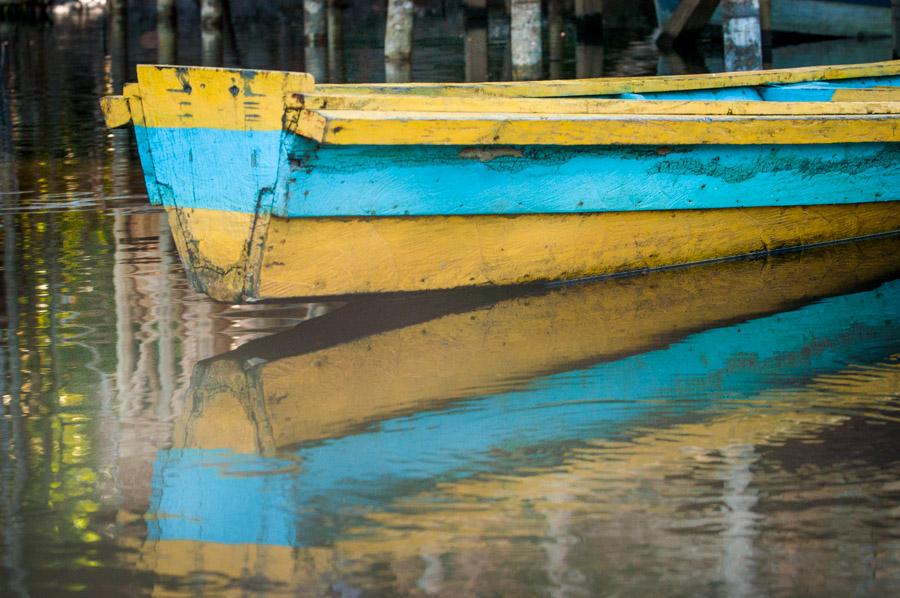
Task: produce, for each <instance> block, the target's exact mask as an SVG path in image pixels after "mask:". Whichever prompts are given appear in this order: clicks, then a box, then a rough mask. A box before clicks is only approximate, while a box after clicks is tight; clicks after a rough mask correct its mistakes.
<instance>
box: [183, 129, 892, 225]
mask: <svg viewBox="0 0 900 598" xmlns="http://www.w3.org/2000/svg"><path fill="white" fill-rule="evenodd" d="M289 155H290V159H291V169H290V173H291V174H290V177H289V180H288V181H287V183H286V195H285V197H284V200H283V201H279V202H276V204H275V205H274V207H273V213H274V214H275V215H278V216H284V217H288V218H294V217H322V216H366V215H372V216H404V215H414V216H422V215H463V214H541V213H544V214H549V213H589V212H609V211H632V210H683V209H706V208H732V207H762V206H788V205H815V204H847V203H858V202H864V201H884V200H897V199H900V170H898V169H897V167H896V165H897V163H898V161H900V146H897V145H894V144H887V145H884V144H834V145H821V146H814V147H801V146H739V147H738V146H670V147H665V146H662V147H661V146H649V147H634V148H632V149H623V148H616V147H576V148H566V147H520V146H506V147H502V146H500V147H459V146H448V147H403V146H385V147H377V146H353V147H332V146H322V147H315V146H314V145H312V144H310V143H308V142H306V141H305V140H302V139H300V140H296V141H295V143H294V146H293V147H292V148H291V149H290V150H289ZM201 197H203V196H201ZM222 200H223V198H221V197H215V196H213V197H209V203H205V204H204V203H200V202H198V204H197V205H196V207H219V208H222V207H224V206H223V204H222V203H212V202H222ZM226 209H233V208H231V207H228V208H226Z"/></svg>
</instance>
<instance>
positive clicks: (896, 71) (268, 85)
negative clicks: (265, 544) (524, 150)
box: [100, 60, 900, 129]
mask: <svg viewBox="0 0 900 598" xmlns="http://www.w3.org/2000/svg"><path fill="white" fill-rule="evenodd" d="M137 72H138V78H139V79H141V84H140V85H138V84H135V83H131V84H128V85H126V86H125V89H123V92H122V94H121V95H109V96H105V97H104V98H102V99H101V102H100V103H101V110H102V112H103V114H104V118H105V120H106V124H107V126H108V127H110V128H116V127H121V126H124V125H126V124H128V123H129V122H132V121H133V122H134V123H135V124H140V125H143V124H149V125H150V126H213V127H218V128H222V127H223V126H224V127H225V128H228V127H229V126H231V127H235V126H238V124H239V128H249V129H262V128H277V123H278V122H280V120H281V116H282V114H281V113H282V111H283V110H284V108H299V107H306V108H317V109H318V108H324V107H325V106H324V105H321V103H322V102H323V101H324V100H323V99H321V98H333V99H331V100H330V101H329V104H330V105H329V107H330V108H332V109H334V108H341V107H343V108H345V109H346V108H352V109H366V110H368V109H373V108H377V109H378V110H405V111H412V112H415V111H431V110H434V111H439V112H443V111H446V112H454V111H460V112H488V111H490V112H506V113H551V112H556V113H559V114H574V113H582V112H586V113H589V114H614V113H622V114H632V113H635V114H697V115H705V114H710V115H721V114H724V115H729V114H730V115H740V114H747V115H751V114H753V115H756V114H759V115H766V114H781V113H785V114H794V115H800V114H804V115H805V114H810V115H819V114H822V115H824V114H896V113H897V111H898V109H897V106H896V105H895V103H896V102H898V101H900V98H898V96H897V91H896V90H892V89H891V88H873V89H863V90H861V89H845V90H838V91H837V92H836V93H835V95H834V98H833V99H834V100H835V101H834V102H827V103H826V102H787V103H783V105H782V106H780V107H779V106H771V105H769V104H775V102H772V103H767V102H728V101H718V102H709V101H698V102H696V103H692V102H675V101H667V100H662V101H660V100H628V101H621V100H585V99H583V98H582V99H581V100H580V101H582V102H585V103H584V104H578V103H569V102H570V101H571V100H572V99H573V98H577V97H578V96H596V95H613V94H621V93H633V92H636V93H650V92H665V91H689V90H698V89H723V88H727V87H743V86H753V85H777V84H786V83H804V82H814V81H826V80H841V79H852V78H860V77H879V76H892V75H900V60H891V61H884V62H876V63H869V64H852V65H840V66H814V67H802V68H792V69H774V70H767V71H750V72H731V73H712V74H702V75H674V76H651V77H608V78H597V79H572V80H563V81H528V82H489V83H402V84H340V85H337V84H334V85H327V84H325V85H321V84H320V85H316V84H315V82H314V81H313V79H312V77H311V76H310V75H308V74H306V73H294V72H287V71H264V70H259V71H248V70H239V69H225V68H213V67H193V66H192V67H174V66H164V65H138V67H137ZM185 72H186V73H188V74H189V75H190V76H191V77H193V78H198V79H200V80H201V85H199V86H195V89H196V90H199V91H200V93H199V95H198V94H193V96H192V97H191V96H185V95H183V94H177V92H178V89H177V87H178V85H176V84H175V81H176V79H177V77H178V76H180V74H183V73H185ZM247 74H252V75H253V77H254V78H255V77H259V79H258V80H257V81H255V82H254V83H253V87H258V88H260V90H255V91H254V92H253V95H256V96H258V97H260V98H265V100H264V102H263V103H264V104H265V105H264V106H253V107H251V108H249V111H250V112H253V113H255V114H256V115H259V116H260V117H262V120H263V121H264V122H250V121H248V120H247V119H246V118H243V117H244V116H245V112H246V111H245V110H244V109H240V107H238V106H230V104H229V101H228V100H230V97H229V96H225V97H222V96H220V95H219V94H221V93H222V92H223V91H224V90H225V89H226V88H227V87H228V86H229V85H230V84H231V81H234V80H236V79H238V78H241V77H244V76H246V75H247ZM207 84H209V85H210V87H209V88H208V89H205V87H206V85H207ZM220 86H221V89H219V87H220ZM279 88H280V90H281V91H282V92H283V94H282V93H271V92H276V91H277V90H278V89H279ZM173 92H176V94H175V95H173ZM260 93H261V95H260ZM298 94H306V97H307V99H305V100H304V99H301V98H297V97H295V96H296V95H298ZM282 95H283V97H281V96H282ZM349 96H357V97H358V98H359V99H357V100H355V101H353V100H351V99H350V97H349ZM373 96H374V97H373ZM337 97H340V98H341V99H340V100H338V99H336V98H337ZM376 97H377V98H378V101H377V102H376V101H375V98H376ZM423 97H427V98H430V100H431V101H432V102H433V103H434V106H435V107H434V108H432V107H427V104H426V103H423V102H422V98H423ZM142 98H143V99H145V100H147V99H149V100H150V101H151V103H152V104H159V106H154V107H153V109H151V110H150V111H149V112H148V117H149V118H150V121H148V122H146V123H145V121H144V111H143V110H142V107H141V106H140V104H141V99H142ZM309 98H318V99H309ZM452 98H457V100H464V101H461V102H454V101H452V100H451V99H452ZM485 98H494V101H497V100H500V99H503V98H506V99H510V100H512V99H519V100H520V101H525V100H527V99H544V100H545V101H548V102H551V101H553V102H556V105H557V106H558V108H556V109H554V108H553V107H552V104H538V103H534V104H529V103H527V102H525V103H522V104H516V103H511V104H510V103H505V102H503V103H501V104H497V105H495V106H493V107H492V108H490V110H487V109H486V108H488V107H487V106H485V105H484V104H479V103H478V100H482V101H483V100H484V99H485ZM551 99H552V100H551ZM186 100H187V101H189V102H190V103H192V104H193V106H192V107H191V109H190V110H186V109H184V107H183V106H182V104H183V103H184V101H186ZM304 102H312V103H310V104H307V105H306V106H304V105H303V104H304ZM406 102H408V103H406ZM576 102H577V100H576ZM617 102H618V103H617ZM335 103H338V104H337V105H335ZM850 103H857V104H858V103H862V104H863V105H857V106H851V105H850ZM748 104H757V105H756V106H750V105H748ZM824 104H831V105H830V106H825V105H824ZM222 110H225V111H226V112H227V114H219V112H221V111H222ZM159 111H161V112H159ZM782 111H783V112H782ZM232 112H234V114H232ZM228 116H230V117H231V118H227V117H228ZM237 117H241V118H237ZM231 121H239V122H238V124H235V123H231V124H229V123H230V122H231Z"/></svg>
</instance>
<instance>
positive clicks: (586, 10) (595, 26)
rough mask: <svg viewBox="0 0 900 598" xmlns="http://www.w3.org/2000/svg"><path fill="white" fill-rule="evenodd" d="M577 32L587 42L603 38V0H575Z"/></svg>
mask: <svg viewBox="0 0 900 598" xmlns="http://www.w3.org/2000/svg"><path fill="white" fill-rule="evenodd" d="M575 33H576V35H577V36H578V37H577V39H579V40H581V41H582V42H585V43H587V42H597V41H600V40H602V39H603V0H575Z"/></svg>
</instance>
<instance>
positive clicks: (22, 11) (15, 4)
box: [0, 0, 50, 21]
mask: <svg viewBox="0 0 900 598" xmlns="http://www.w3.org/2000/svg"><path fill="white" fill-rule="evenodd" d="M49 7H50V0H0V19H3V20H10V21H12V20H23V21H43V20H45V19H46V18H47V16H48V12H47V9H48V8H49Z"/></svg>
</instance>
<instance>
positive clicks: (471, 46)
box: [463, 0, 488, 82]
mask: <svg viewBox="0 0 900 598" xmlns="http://www.w3.org/2000/svg"><path fill="white" fill-rule="evenodd" d="M487 18H488V17H487V0H465V2H464V3H463V23H464V24H463V27H464V29H465V32H464V38H463V40H464V45H465V49H464V52H465V55H466V81H473V82H480V81H487V80H488V53H487V48H488V32H487Z"/></svg>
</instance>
